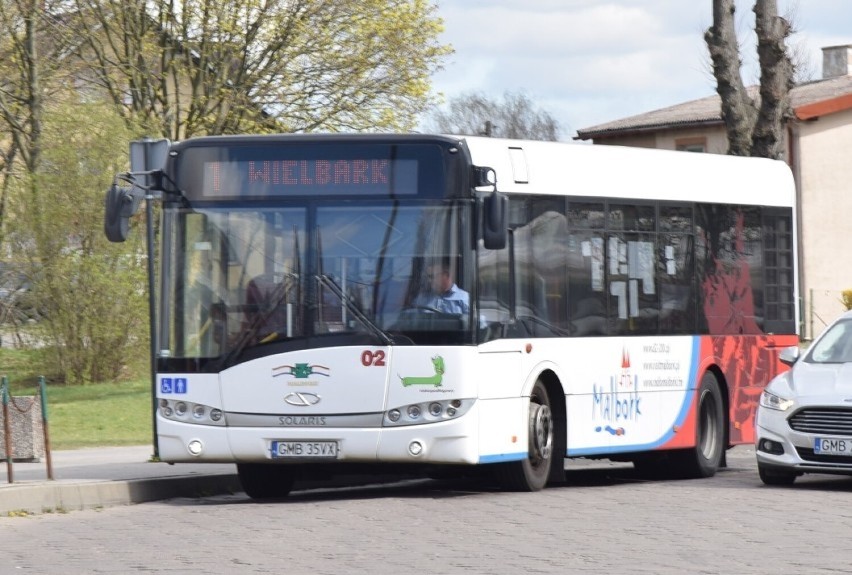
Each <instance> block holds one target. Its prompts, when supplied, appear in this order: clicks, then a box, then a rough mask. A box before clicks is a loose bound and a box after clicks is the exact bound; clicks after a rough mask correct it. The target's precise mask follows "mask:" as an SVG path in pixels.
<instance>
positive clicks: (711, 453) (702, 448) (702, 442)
mask: <svg viewBox="0 0 852 575" xmlns="http://www.w3.org/2000/svg"><path fill="white" fill-rule="evenodd" d="M725 422H726V418H725V410H724V403H723V402H722V391H721V390H720V388H719V382H718V381H716V376H715V375H713V374H712V373H711V372H709V371H708V372H706V373H705V374H704V376H703V377H702V378H701V385H700V386H699V387H698V406H697V412H696V421H695V427H696V429H695V447H693V448H692V449H687V450H684V451H681V452H678V453H676V454H675V470H676V471H677V472H679V474H680V475H681V476H683V477H687V478H700V477H712V476H713V475H715V474H716V471H717V470H718V469H719V466H720V464H721V462H722V456H723V455H724V452H725Z"/></svg>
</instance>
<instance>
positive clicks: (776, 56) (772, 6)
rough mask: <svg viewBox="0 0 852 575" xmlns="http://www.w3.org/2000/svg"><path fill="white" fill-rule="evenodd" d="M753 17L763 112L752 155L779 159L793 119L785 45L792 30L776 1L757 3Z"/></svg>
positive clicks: (756, 130) (759, 115)
mask: <svg viewBox="0 0 852 575" xmlns="http://www.w3.org/2000/svg"><path fill="white" fill-rule="evenodd" d="M754 14H755V31H756V32H757V55H758V59H759V61H760V112H759V114H758V117H757V123H756V124H755V127H754V132H753V134H752V146H751V147H752V149H751V155H753V156H760V157H763V158H773V159H779V158H781V156H782V153H783V151H784V145H783V144H784V135H785V129H784V128H785V123H786V120H787V118H789V116H790V89H791V88H792V87H793V64H792V62H791V60H790V56H789V54H788V53H787V49H786V46H785V42H784V41H785V40H786V38H787V37H788V36H789V35H790V31H791V27H790V24H789V23H788V22H787V21H786V20H785V19H784V18H781V17H779V16H778V6H777V4H776V0H757V2H756V3H755V5H754Z"/></svg>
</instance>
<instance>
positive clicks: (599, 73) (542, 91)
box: [432, 0, 852, 141]
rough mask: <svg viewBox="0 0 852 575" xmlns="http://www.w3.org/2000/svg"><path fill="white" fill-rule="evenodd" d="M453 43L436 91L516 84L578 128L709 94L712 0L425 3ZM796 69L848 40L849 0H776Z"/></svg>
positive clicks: (491, 92) (806, 70)
mask: <svg viewBox="0 0 852 575" xmlns="http://www.w3.org/2000/svg"><path fill="white" fill-rule="evenodd" d="M436 2H437V5H438V10H437V14H438V16H440V17H441V18H442V19H443V21H444V27H445V31H444V33H443V35H442V36H441V41H442V42H443V43H446V44H450V45H452V47H453V49H454V50H455V52H454V53H453V54H452V55H450V56H449V57H448V58H447V60H446V61H445V62H444V69H443V70H441V71H439V72H438V73H436V74H435V75H434V76H433V77H432V88H433V90H434V91H435V92H439V93H441V94H443V97H444V99H445V100H451V99H453V98H455V97H459V96H463V95H465V94H470V93H474V92H476V93H482V94H485V95H486V96H488V97H490V98H491V99H493V100H497V101H500V100H501V99H502V97H503V95H504V94H505V93H507V92H510V93H523V94H526V95H527V97H529V98H530V100H532V101H533V102H534V103H535V104H536V106H538V108H539V109H541V110H544V111H546V112H548V113H549V114H551V115H552V116H553V117H554V118H555V119H556V121H557V122H558V123H559V126H560V139H561V140H564V141H568V140H571V139H572V138H573V137H574V136H576V133H577V130H579V129H584V128H590V127H592V126H595V125H597V124H601V123H604V122H609V121H613V120H617V119H620V118H626V117H628V116H633V115H635V114H641V113H644V112H649V111H651V110H656V109H659V108H665V107H667V106H672V105H674V104H679V103H682V102H686V101H689V100H694V99H698V98H703V97H706V96H711V95H713V94H715V90H716V87H715V86H716V85H715V81H714V79H713V75H712V72H711V65H710V57H709V55H708V52H707V47H706V45H705V44H704V39H703V36H704V31H705V30H706V29H707V28H709V27H710V25H711V24H712V0H436ZM753 5H754V3H753V1H747V0H737V12H736V18H737V33H738V37H739V42H740V45H741V47H742V48H741V54H742V60H743V79H744V81H745V82H746V83H747V84H754V83H757V81H758V70H757V66H756V58H757V56H756V51H755V46H756V38H755V35H754V31H753V27H754V13H753V12H752V7H753ZM778 9H779V12H780V14H781V15H784V16H790V20H791V21H792V22H793V25H794V30H795V34H794V35H793V36H792V37H791V38H790V41H789V46H790V49H791V51H792V52H793V53H794V58H795V59H796V60H797V61H798V63H799V67H800V70H801V72H800V74H801V77H802V78H804V79H813V80H815V79H819V77H820V76H821V74H822V51H821V48H823V47H825V46H837V45H845V44H852V0H778Z"/></svg>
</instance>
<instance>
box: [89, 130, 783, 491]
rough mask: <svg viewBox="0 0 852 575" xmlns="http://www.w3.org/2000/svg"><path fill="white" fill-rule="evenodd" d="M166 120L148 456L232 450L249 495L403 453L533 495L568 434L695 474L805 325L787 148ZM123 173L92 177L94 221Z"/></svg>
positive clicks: (602, 450)
mask: <svg viewBox="0 0 852 575" xmlns="http://www.w3.org/2000/svg"><path fill="white" fill-rule="evenodd" d="M166 144H167V145H168V146H169V147H168V153H167V155H166V157H167V159H166V160H165V162H164V163H163V165H162V166H154V167H155V168H157V169H156V170H154V171H153V173H149V174H146V175H147V178H148V179H149V180H151V181H153V182H154V184H153V187H152V188H149V189H148V190H147V191H146V193H149V194H156V195H159V196H161V198H162V202H163V204H162V221H161V223H160V234H161V238H160V241H161V243H160V247H161V251H160V267H159V278H160V290H159V291H160V295H159V305H158V322H157V325H158V333H157V334H156V341H157V348H156V349H157V350H158V352H157V357H156V366H157V374H156V388H157V389H156V401H157V410H156V417H155V427H156V430H155V435H156V441H157V445H156V447H157V452H158V455H159V457H160V459H161V460H163V461H167V462H175V463H180V462H235V463H236V464H237V470H238V473H239V476H240V479H241V482H242V484H243V486H244V488H245V490H246V493H248V495H250V496H251V497H261V498H262V497H279V496H284V495H286V494H287V493H288V492H289V491H290V490H291V488H292V485H293V482H294V480H297V479H299V478H305V477H310V476H311V475H314V474H319V473H322V474H334V473H352V472H362V471H370V472H375V471H376V470H379V471H381V470H387V471H390V470H394V471H396V470H400V469H401V470H404V471H410V472H413V473H423V474H426V473H432V472H436V471H438V472H440V471H444V472H448V473H460V474H461V473H466V472H471V473H473V472H486V473H482V477H489V478H494V479H496V480H498V481H499V482H500V485H502V487H504V488H505V489H510V490H522V491H533V490H538V489H541V488H543V487H544V486H545V485H546V484H547V483H548V482H558V481H560V480H564V473H565V463H566V461H567V460H568V459H570V458H575V457H585V458H610V459H615V460H622V461H633V462H634V463H635V465H636V466H637V467H639V468H641V469H643V470H648V471H653V472H655V473H656V474H664V475H668V476H679V477H706V476H710V475H712V474H714V473H715V471H716V470H717V468H718V467H720V466H722V465H724V453H725V449H726V448H728V447H730V446H732V445H736V444H741V443H751V442H752V441H753V438H754V431H753V418H754V414H755V407H756V404H757V401H758V397H759V394H760V391H761V389H762V387H763V386H764V385H765V384H766V383H767V382H768V381H769V380H770V379H771V378H772V376H774V375H775V374H776V373H777V372H778V371H779V370H780V369H782V368H783V366H782V365H781V364H780V363H779V361H778V359H777V350H778V349H781V348H784V347H786V346H789V345H793V344H795V343H796V342H797V341H798V338H797V335H796V327H797V325H796V318H797V316H798V310H797V297H796V290H795V281H794V278H795V261H796V258H795V244H794V238H795V229H794V185H793V180H792V177H791V173H790V170H789V169H788V168H787V166H786V165H785V164H784V163H782V162H776V161H770V160H762V159H752V158H735V157H726V156H719V155H709V154H694V153H685V152H667V151H656V150H645V149H630V148H625V147H607V146H588V145H581V144H563V143H545V142H529V141H510V140H500V139H490V138H468V137H448V136H427V135H280V136H236V137H205V138H197V139H190V140H187V141H184V142H181V143H175V144H168V143H167V142H166ZM149 167H150V166H149ZM139 176H140V175H139V174H136V175H135V176H134V175H133V174H128V175H125V176H124V177H125V178H127V179H130V180H133V178H134V177H136V180H135V181H137V182H138V181H140V177H139ZM138 193H139V192H138V190H137V191H131V190H127V189H122V188H118V187H114V188H113V189H112V190H111V191H110V192H109V195H108V198H107V206H108V207H107V216H106V229H107V234H108V236H110V239H113V240H121V239H123V238H124V237H125V234H126V229H127V220H128V217H129V216H130V214H131V213H132V209H130V208H128V206H131V205H133V204H135V202H134V201H133V197H134V194H135V195H137V196H138ZM110 206H111V207H110ZM439 266H443V268H441V267H439ZM444 268H447V269H448V271H449V273H450V274H451V276H452V279H453V280H454V282H455V294H456V295H455V297H456V298H457V299H462V300H464V299H465V293H464V292H466V293H467V294H469V296H467V300H468V301H467V302H466V305H459V306H458V308H459V309H454V310H452V311H454V312H456V313H448V312H447V311H446V310H442V309H438V308H436V307H435V306H434V305H427V304H424V303H423V302H424V301H427V300H426V299H424V294H428V293H429V292H430V289H431V287H432V282H431V278H430V277H429V276H430V274H431V273H433V272H434V271H435V270H436V269H438V270H441V269H444Z"/></svg>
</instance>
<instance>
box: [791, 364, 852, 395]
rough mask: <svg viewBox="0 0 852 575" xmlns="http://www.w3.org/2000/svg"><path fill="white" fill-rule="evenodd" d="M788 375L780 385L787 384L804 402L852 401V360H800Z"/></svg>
mask: <svg viewBox="0 0 852 575" xmlns="http://www.w3.org/2000/svg"><path fill="white" fill-rule="evenodd" d="M786 375H787V377H784V378H779V380H778V381H777V382H776V384H778V385H779V386H780V387H784V386H785V385H786V386H787V387H788V388H789V390H790V391H791V392H792V393H793V394H795V395H796V397H797V398H798V399H799V401H800V402H801V403H822V404H826V403H838V404H844V405H849V404H850V403H852V363H822V364H816V363H805V362H800V363H797V364H796V365H795V366H793V369H792V370H791V371H789V372H787V374H786ZM779 391H780V389H779Z"/></svg>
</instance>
